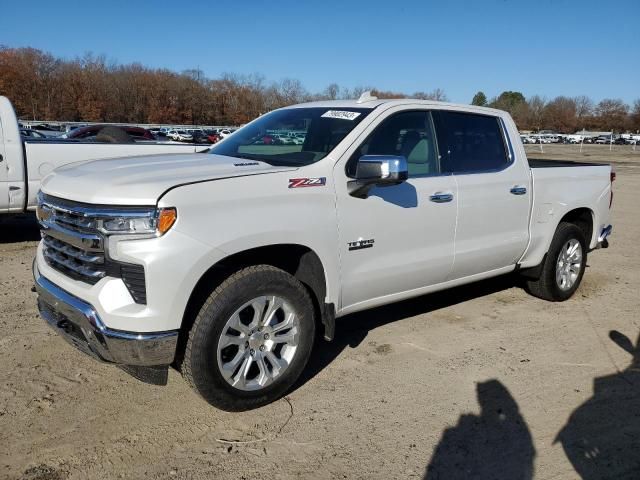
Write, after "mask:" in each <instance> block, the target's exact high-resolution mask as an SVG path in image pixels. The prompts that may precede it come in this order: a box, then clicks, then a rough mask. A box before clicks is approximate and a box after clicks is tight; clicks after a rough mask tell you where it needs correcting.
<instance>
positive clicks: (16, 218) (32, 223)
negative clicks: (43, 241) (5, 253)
mask: <svg viewBox="0 0 640 480" xmlns="http://www.w3.org/2000/svg"><path fill="white" fill-rule="evenodd" d="M34 241H40V229H39V227H38V220H37V219H36V216H35V215H34V214H21V215H8V216H6V217H2V214H0V243H17V242H34Z"/></svg>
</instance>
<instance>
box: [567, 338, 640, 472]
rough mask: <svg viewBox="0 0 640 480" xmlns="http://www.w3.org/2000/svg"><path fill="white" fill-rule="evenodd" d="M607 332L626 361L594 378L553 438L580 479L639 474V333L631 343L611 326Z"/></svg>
mask: <svg viewBox="0 0 640 480" xmlns="http://www.w3.org/2000/svg"><path fill="white" fill-rule="evenodd" d="M609 337H610V338H611V340H612V341H613V342H614V343H615V344H616V345H618V346H619V347H620V348H622V349H623V350H625V351H626V352H628V353H629V354H630V355H631V356H632V360H631V364H630V365H629V367H627V368H626V369H625V370H624V371H622V372H618V373H615V374H613V375H608V376H606V377H598V378H596V379H595V380H594V382H593V396H592V397H591V398H590V399H589V400H587V401H586V402H585V403H583V404H582V405H580V406H579V407H578V408H577V409H576V410H574V412H573V413H572V414H571V416H570V417H569V420H567V424H566V425H565V426H564V428H563V429H562V430H561V431H560V433H559V434H558V437H557V438H556V441H559V442H560V443H561V444H562V448H564V451H565V453H566V454H567V457H568V458H569V460H570V461H571V463H572V465H573V468H575V470H576V472H578V474H579V475H580V477H581V478H583V479H585V480H591V479H598V480H600V479H638V478H640V336H638V340H637V341H636V344H635V345H633V344H632V343H631V340H630V339H629V338H628V337H626V336H625V335H623V334H622V333H620V332H617V331H615V330H613V331H611V332H609Z"/></svg>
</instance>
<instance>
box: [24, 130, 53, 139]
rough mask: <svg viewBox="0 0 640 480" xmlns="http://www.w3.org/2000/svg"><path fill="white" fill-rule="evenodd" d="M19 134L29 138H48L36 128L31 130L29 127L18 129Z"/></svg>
mask: <svg viewBox="0 0 640 480" xmlns="http://www.w3.org/2000/svg"><path fill="white" fill-rule="evenodd" d="M20 136H22V137H24V138H31V139H36V138H49V137H47V136H46V135H45V134H44V133H42V132H39V131H37V130H32V129H30V128H21V129H20Z"/></svg>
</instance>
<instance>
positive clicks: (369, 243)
mask: <svg viewBox="0 0 640 480" xmlns="http://www.w3.org/2000/svg"><path fill="white" fill-rule="evenodd" d="M374 243H375V240H374V239H373V238H370V239H369V240H356V241H355V242H349V243H347V245H348V246H349V251H351V250H362V249H363V248H372V247H373V244H374Z"/></svg>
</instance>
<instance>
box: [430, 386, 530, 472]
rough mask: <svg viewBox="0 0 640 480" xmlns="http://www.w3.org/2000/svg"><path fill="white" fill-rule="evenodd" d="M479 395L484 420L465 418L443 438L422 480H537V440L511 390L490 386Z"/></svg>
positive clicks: (481, 390)
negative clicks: (535, 459) (535, 465)
mask: <svg viewBox="0 0 640 480" xmlns="http://www.w3.org/2000/svg"><path fill="white" fill-rule="evenodd" d="M477 394H478V404H479V405H480V415H473V414H466V415H461V416H460V418H459V420H458V423H457V424H456V425H455V426H454V427H452V428H448V429H446V430H445V431H444V432H443V434H442V437H441V438H440V442H439V443H438V445H437V447H436V448H435V450H434V452H433V456H432V457H431V461H430V462H429V465H428V466H427V469H426V471H425V474H424V480H444V479H447V480H458V479H460V480H462V479H478V480H480V479H483V480H484V479H494V480H498V479H500V480H502V479H504V480H525V479H526V480H529V479H531V478H533V470H534V468H533V460H534V457H535V454H536V451H535V448H534V446H533V439H532V437H531V433H530V432H529V428H528V427H527V424H526V422H525V420H524V418H523V417H522V414H521V413H520V409H519V408H518V404H517V403H516V401H515V400H514V398H513V397H512V396H511V394H510V393H509V390H507V388H506V387H505V386H504V385H502V383H500V382H499V381H498V380H489V381H487V382H483V383H479V384H478V385H477Z"/></svg>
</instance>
